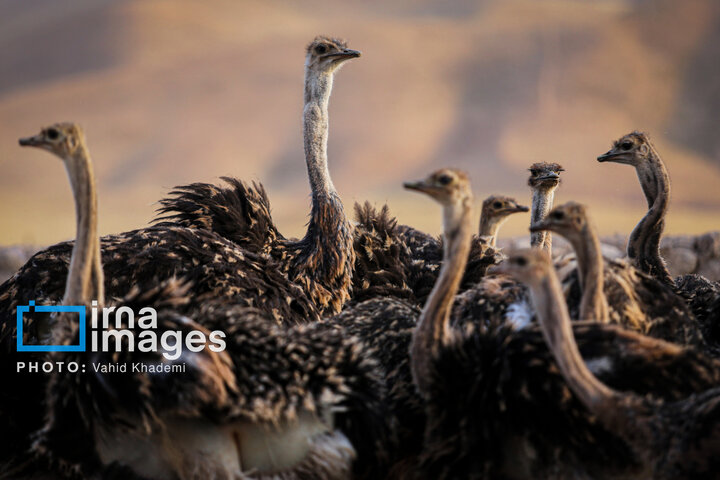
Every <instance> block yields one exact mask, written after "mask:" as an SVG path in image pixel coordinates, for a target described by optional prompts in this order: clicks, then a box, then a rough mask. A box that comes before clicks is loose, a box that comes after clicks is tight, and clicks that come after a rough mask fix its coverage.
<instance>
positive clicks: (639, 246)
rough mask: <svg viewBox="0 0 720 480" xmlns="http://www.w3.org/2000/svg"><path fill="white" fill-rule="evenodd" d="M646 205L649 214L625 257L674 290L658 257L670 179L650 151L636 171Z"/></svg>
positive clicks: (660, 162)
mask: <svg viewBox="0 0 720 480" xmlns="http://www.w3.org/2000/svg"><path fill="white" fill-rule="evenodd" d="M635 171H636V172H637V176H638V179H639V180H640V185H641V186H642V189H643V193H644V194H645V198H646V199H647V202H648V212H647V213H646V214H645V216H644V217H643V218H642V220H640V222H639V223H638V224H637V225H636V226H635V228H634V229H633V231H632V233H631V234H630V239H629V240H628V247H627V255H628V258H629V259H630V260H631V261H632V262H633V265H634V266H635V267H636V268H638V269H639V270H641V271H643V272H645V273H648V274H650V275H652V276H654V277H655V278H657V279H658V280H660V281H661V282H663V283H665V284H667V285H670V286H674V284H675V283H674V281H673V279H672V277H671V276H670V273H669V272H668V269H667V266H666V265H665V261H664V260H663V259H662V257H661V256H660V237H661V236H662V233H663V230H664V229H665V214H666V213H667V210H668V204H669V202H670V178H669V177H668V173H667V170H666V169H665V165H664V164H663V162H662V160H661V159H660V156H659V155H658V154H657V152H655V150H654V149H653V148H652V147H651V148H650V155H649V157H648V158H647V160H645V161H643V162H642V163H640V164H639V165H637V166H636V167H635Z"/></svg>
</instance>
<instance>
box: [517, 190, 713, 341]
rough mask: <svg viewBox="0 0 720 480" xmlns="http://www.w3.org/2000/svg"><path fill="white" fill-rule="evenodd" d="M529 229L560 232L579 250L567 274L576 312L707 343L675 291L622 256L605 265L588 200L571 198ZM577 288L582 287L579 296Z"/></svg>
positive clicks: (642, 330) (586, 317) (584, 316)
mask: <svg viewBox="0 0 720 480" xmlns="http://www.w3.org/2000/svg"><path fill="white" fill-rule="evenodd" d="M530 230H531V231H541V230H550V231H553V232H555V233H558V234H560V235H562V236H563V237H565V238H566V239H567V240H568V241H569V242H570V243H571V244H572V246H573V249H574V250H575V255H576V256H577V269H576V270H575V271H573V272H571V273H570V275H568V278H567V283H568V287H567V289H568V290H569V299H568V305H569V306H570V308H571V312H573V313H572V316H573V317H575V318H580V319H584V320H595V321H597V322H601V323H610V322H612V323H616V324H619V325H622V326H624V327H625V328H629V329H631V330H635V331H638V332H640V333H643V334H646V335H650V336H652V337H656V338H661V339H663V340H667V341H670V342H677V343H681V344H684V345H694V346H696V347H704V342H703V338H702V333H701V332H700V331H699V329H698V326H697V324H696V322H695V321H694V319H693V317H692V314H691V313H690V311H689V310H688V308H687V306H686V305H685V302H684V301H683V299H682V298H681V297H679V296H678V295H676V294H675V292H673V291H672V290H671V289H670V288H668V287H667V286H666V285H664V284H663V283H662V282H660V281H658V280H657V279H655V278H653V277H650V276H649V275H647V274H645V273H643V272H640V271H638V270H636V269H635V268H633V267H631V266H629V265H627V264H626V263H624V262H619V261H609V262H607V265H604V261H603V257H602V253H601V251H600V240H599V238H598V236H597V233H596V231H595V227H594V225H593V224H592V222H591V221H590V218H589V215H588V209H587V207H586V206H584V205H581V204H579V203H575V202H568V203H566V204H564V205H560V206H558V207H555V208H554V209H553V210H552V211H551V212H550V213H549V214H548V216H547V217H545V220H543V221H541V222H539V223H537V224H535V225H533V226H532V227H531V229H530ZM578 290H580V291H581V292H582V296H581V297H580V298H579V300H578V297H579V296H580V295H579V292H578Z"/></svg>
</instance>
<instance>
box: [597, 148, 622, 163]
mask: <svg viewBox="0 0 720 480" xmlns="http://www.w3.org/2000/svg"><path fill="white" fill-rule="evenodd" d="M618 155H619V154H618V153H616V152H614V151H613V150H608V151H607V152H605V153H603V154H602V155H600V156H599V157H597V161H598V162H609V161H611V160H612V159H613V158H614V157H617V156H618Z"/></svg>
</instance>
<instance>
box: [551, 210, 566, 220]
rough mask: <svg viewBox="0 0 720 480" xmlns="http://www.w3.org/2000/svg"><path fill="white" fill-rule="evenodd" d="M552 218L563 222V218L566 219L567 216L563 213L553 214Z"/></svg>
mask: <svg viewBox="0 0 720 480" xmlns="http://www.w3.org/2000/svg"><path fill="white" fill-rule="evenodd" d="M552 216H553V218H556V219H558V220H562V219H563V217H565V214H564V213H563V212H553V214H552Z"/></svg>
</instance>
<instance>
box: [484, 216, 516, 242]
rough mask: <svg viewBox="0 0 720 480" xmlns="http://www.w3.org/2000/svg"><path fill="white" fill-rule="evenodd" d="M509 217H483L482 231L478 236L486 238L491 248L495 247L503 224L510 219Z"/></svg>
mask: <svg viewBox="0 0 720 480" xmlns="http://www.w3.org/2000/svg"><path fill="white" fill-rule="evenodd" d="M508 218H509V217H508V216H507V215H499V216H498V215H486V214H484V213H483V215H482V216H481V217H480V230H479V231H478V235H479V236H480V237H482V238H484V239H485V240H486V241H487V242H488V244H489V245H490V246H493V247H494V246H495V242H496V241H497V235H498V231H499V230H500V227H501V226H502V224H503V223H505V221H506V220H507V219H508Z"/></svg>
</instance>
